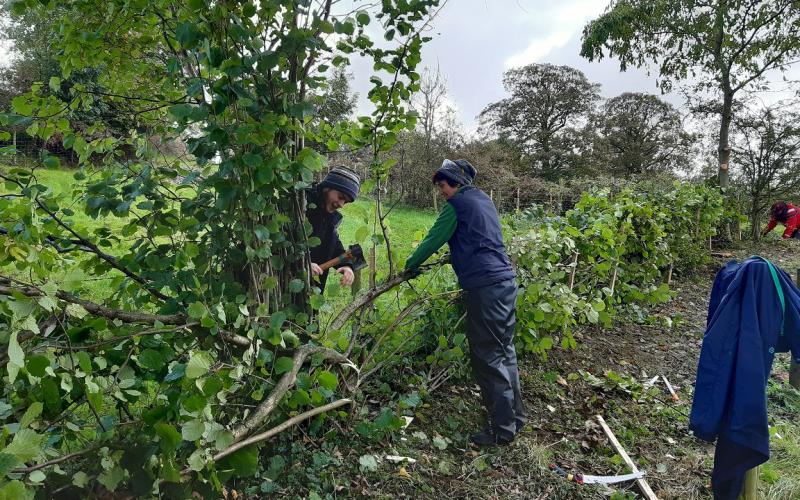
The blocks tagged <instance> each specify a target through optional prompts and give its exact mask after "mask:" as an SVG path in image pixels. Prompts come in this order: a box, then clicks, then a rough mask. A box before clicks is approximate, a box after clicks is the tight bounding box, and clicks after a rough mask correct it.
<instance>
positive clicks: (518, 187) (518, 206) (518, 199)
mask: <svg viewBox="0 0 800 500" xmlns="http://www.w3.org/2000/svg"><path fill="white" fill-rule="evenodd" d="M517 212H519V186H517Z"/></svg>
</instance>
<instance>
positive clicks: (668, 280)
mask: <svg viewBox="0 0 800 500" xmlns="http://www.w3.org/2000/svg"><path fill="white" fill-rule="evenodd" d="M673 266H674V263H672V262H670V263H669V271H668V272H667V285H671V284H672V267H673Z"/></svg>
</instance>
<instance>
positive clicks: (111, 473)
mask: <svg viewBox="0 0 800 500" xmlns="http://www.w3.org/2000/svg"><path fill="white" fill-rule="evenodd" d="M123 479H125V470H124V469H123V468H122V467H119V466H117V467H114V468H113V469H111V470H107V471H105V472H103V473H102V474H100V476H98V477H97V482H99V483H100V484H102V485H103V486H105V487H106V489H107V490H108V491H114V490H116V489H117V486H119V483H121V482H122V480H123Z"/></svg>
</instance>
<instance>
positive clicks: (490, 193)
mask: <svg viewBox="0 0 800 500" xmlns="http://www.w3.org/2000/svg"><path fill="white" fill-rule="evenodd" d="M489 198H490V199H491V200H492V203H494V189H490V190H489Z"/></svg>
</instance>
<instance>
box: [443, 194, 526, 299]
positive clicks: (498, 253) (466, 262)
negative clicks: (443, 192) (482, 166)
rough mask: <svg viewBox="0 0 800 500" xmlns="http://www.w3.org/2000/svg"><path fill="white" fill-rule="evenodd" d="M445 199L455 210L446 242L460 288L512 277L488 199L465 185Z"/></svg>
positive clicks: (497, 225) (480, 285)
mask: <svg viewBox="0 0 800 500" xmlns="http://www.w3.org/2000/svg"><path fill="white" fill-rule="evenodd" d="M447 202H448V203H450V205H452V207H453V209H455V212H456V219H457V226H456V230H455V232H454V233H453V236H452V237H450V240H449V241H448V242H447V243H448V245H449V246H450V264H452V266H453V270H454V271H455V273H456V276H458V283H459V284H460V285H461V288H463V289H464V290H474V289H476V288H482V287H485V286H489V285H494V284H495V283H499V282H501V281H505V280H509V279H514V278H515V277H516V274H515V273H514V270H513V269H512V267H511V261H510V260H509V259H508V255H507V254H506V247H505V245H503V233H502V231H501V229H500V219H499V217H498V215H497V209H496V208H495V206H494V203H492V200H491V198H489V197H488V196H487V195H486V193H484V192H483V191H481V190H480V189H478V188H476V187H474V186H465V187H463V188H461V189H460V190H459V191H458V193H456V194H455V195H454V196H452V197H451V198H450V199H449V200H447Z"/></svg>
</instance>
